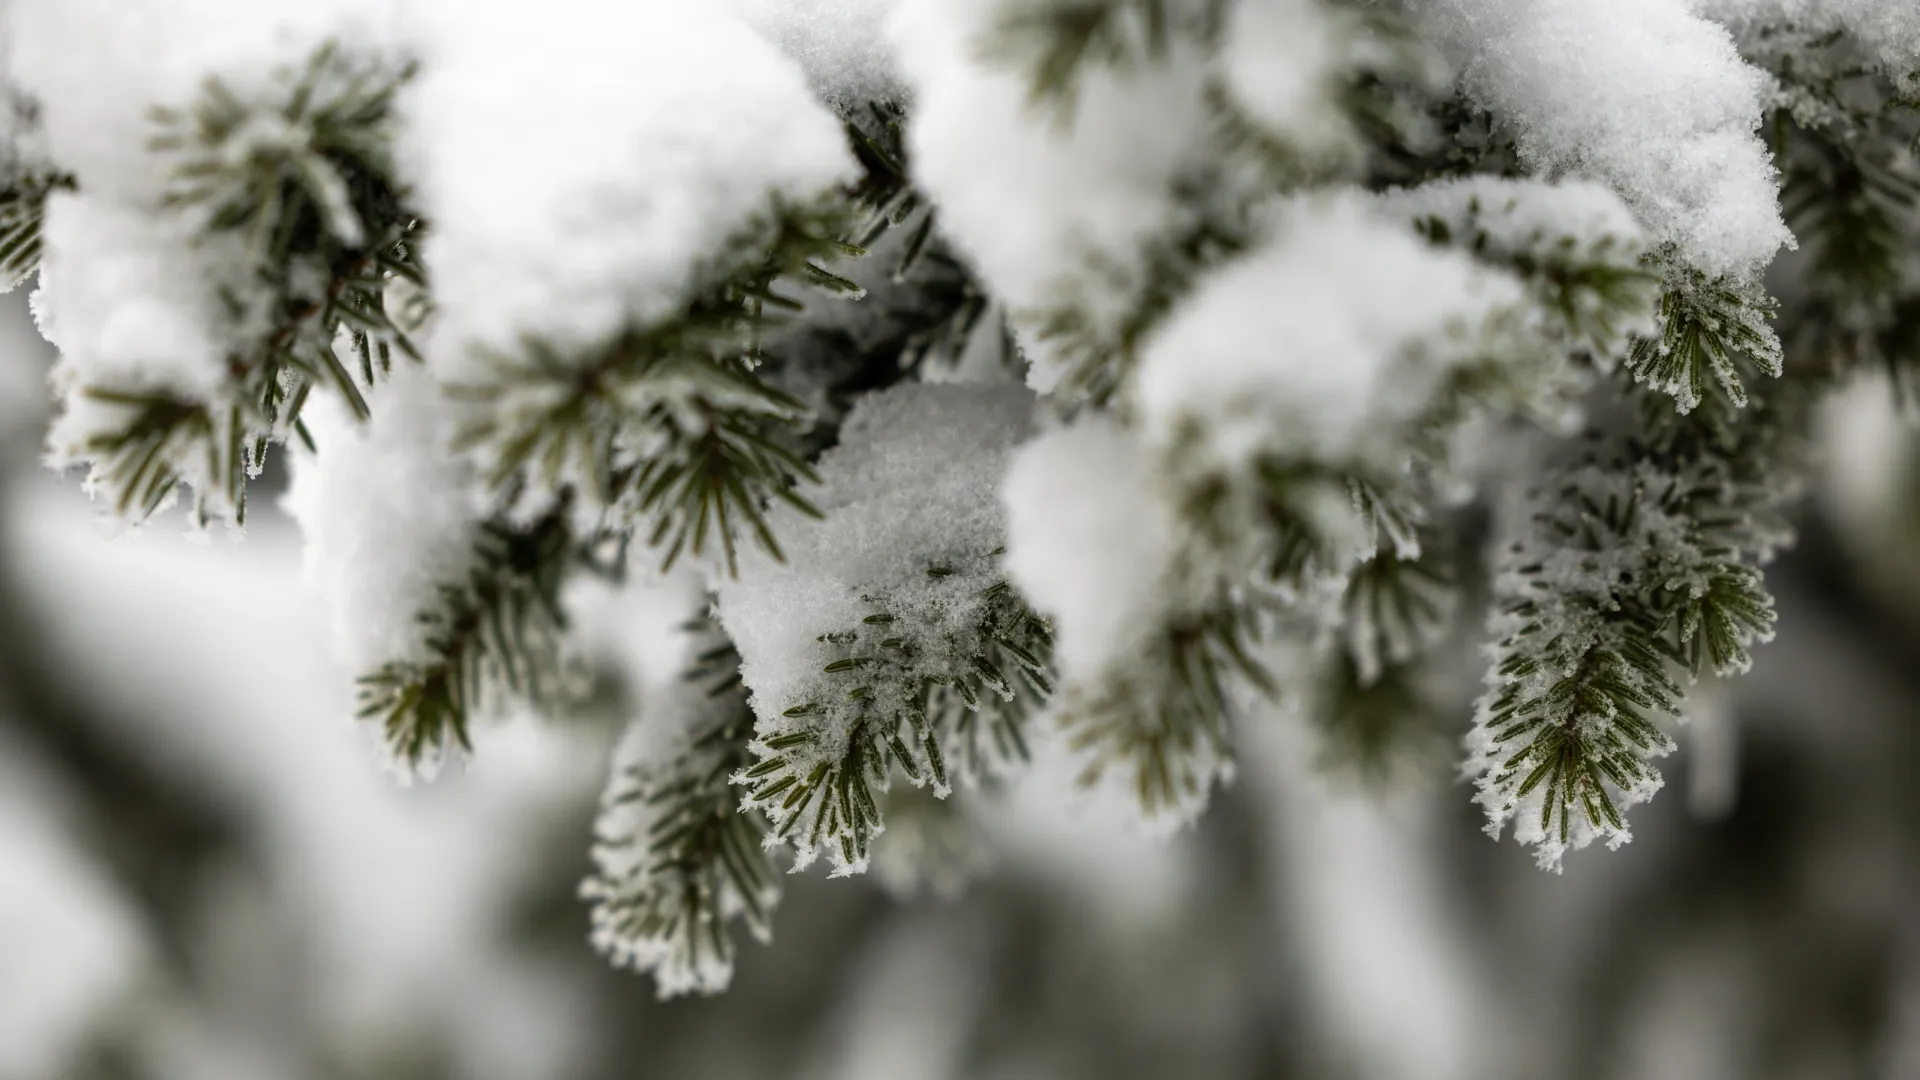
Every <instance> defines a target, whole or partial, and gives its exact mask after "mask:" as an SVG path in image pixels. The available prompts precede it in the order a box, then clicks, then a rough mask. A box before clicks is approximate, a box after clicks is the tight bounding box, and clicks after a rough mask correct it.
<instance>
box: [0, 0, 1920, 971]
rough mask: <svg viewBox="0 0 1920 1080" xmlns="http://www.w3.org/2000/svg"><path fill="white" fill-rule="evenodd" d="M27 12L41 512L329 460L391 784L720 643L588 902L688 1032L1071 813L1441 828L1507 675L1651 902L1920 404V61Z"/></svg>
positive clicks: (249, 3) (979, 23) (149, 510)
mask: <svg viewBox="0 0 1920 1080" xmlns="http://www.w3.org/2000/svg"><path fill="white" fill-rule="evenodd" d="M0 13H4V14H3V16H0V17H3V18H4V44H5V48H6V60H5V65H4V75H5V91H6V93H7V95H8V108H7V109H6V110H5V111H4V114H0V116H3V119H0V132H4V143H3V145H4V158H3V159H0V180H4V188H5V190H4V195H0V263H3V268H4V272H5V275H6V280H7V281H8V282H9V283H13V284H18V283H22V282H29V283H35V284H34V287H33V293H32V302H33V307H34V311H35V313H36V316H37V318H38V320H39V325H40V328H41V330H42V331H43V332H44V333H45V335H46V336H47V337H48V338H49V339H50V340H52V341H53V342H54V343H55V344H56V345H57V346H58V347H59V351H60V360H59V364H58V367H57V370H56V371H55V373H54V377H53V382H54V389H55V392H56V394H57V395H58V399H59V411H58V416H57V420H56V422H55V423H54V425H53V429H52V431H51V434H50V443H49V455H50V459H51V460H52V462H53V463H54V464H55V465H57V466H61V467H76V468H81V469H84V470H85V474H86V484H87V487H88V489H89V490H90V491H91V492H92V493H93V495H94V496H95V498H96V499H97V500H98V501H99V503H100V505H101V506H102V507H104V508H105V509H106V511H108V512H110V513H111V514H113V515H116V516H118V517H121V518H124V519H128V520H133V521H138V520H141V519H144V518H147V517H149V516H151V515H153V514H154V513H156V512H158V511H160V510H162V509H163V508H165V507H167V506H169V505H170V504H173V503H174V502H175V501H176V500H177V499H184V500H185V502H186V505H187V507H188V509H189V511H190V514H191V517H192V520H193V521H194V522H195V523H197V524H198V525H200V526H201V527H206V526H209V525H213V524H216V523H226V524H229V525H232V526H239V525H241V524H243V523H244V521H245V519H246V515H247V512H248V499H247V494H248V484H249V481H250V480H251V479H252V478H254V477H256V476H257V475H258V474H259V472H260V470H261V469H262V467H263V465H264V463H265V461H266V459H267V457H268V456H269V455H270V454H273V453H286V454H288V455H289V456H290V457H291V459H292V464H293V470H294V482H293V487H292V490H291V493H290V495H289V496H288V497H287V500H286V502H287V506H288V508H289V509H290V510H291V512H292V513H293V514H294V516H295V517H296V518H298V520H299V522H300V524H301V526H302V528H303V530H304V532H305V535H306V542H307V568H308V571H309V574H310V576H311V578H312V583H313V586H314V588H315V590H316V593H317V595H319V596H320V597H323V598H324V601H325V603H326V604H327V605H328V606H329V607H330V608H331V610H332V612H333V615H334V617H335V625H334V630H335V633H334V639H335V645H336V647H337V650H338V653H339V656H340V658H341V659H342V660H343V661H344V662H346V663H348V664H350V665H351V666H352V667H353V668H354V669H355V670H357V671H359V672H360V673H361V677H360V682H359V695H360V697H359V700H360V705H361V715H362V716H363V717H364V718H365V720H366V721H367V722H368V723H369V724H371V725H377V726H378V727H379V728H380V729H381V730H382V731H383V732H384V736H385V740H386V743H387V745H388V746H389V747H390V750H391V754H392V757H393V759H394V761H395V762H396V763H397V764H398V765H399V766H400V767H401V768H402V769H403V770H405V771H408V772H412V771H423V772H431V770H432V769H434V768H435V767H437V766H438V764H439V763H440V762H441V761H442V760H443V759H444V758H446V757H447V756H449V755H455V754H458V753H460V752H462V751H464V750H466V749H467V747H468V744H469V735H470V733H471V732H472V731H473V730H474V727H475V725H476V724H479V723H481V722H483V721H484V720H485V719H486V718H487V717H488V716H489V715H494V714H498V713H500V712H502V711H503V710H508V709H519V708H526V707H533V708H536V709H539V710H544V711H546V712H548V713H549V714H559V713H562V712H565V711H567V710H569V709H572V708H575V707H576V706H577V705H578V704H579V702H580V701H581V700H582V695H583V694H584V693H585V690H584V689H583V686H582V679H581V678H580V677H579V675H580V672H579V668H580V663H579V662H578V659H577V650H576V649H575V644H574V643H573V642H572V640H571V639H570V634H569V599H568V598H569V597H570V596H571V595H572V591H571V590H572V589H573V588H574V586H575V585H576V584H577V583H578V582H580V581H582V580H585V579H588V578H594V577H608V576H611V577H614V578H624V579H629V580H633V581H641V582H644V581H653V580H656V579H660V578H666V579H668V580H672V581H679V582H683V583H684V582H689V581H697V582H698V583H699V587H701V588H703V589H704V590H705V595H706V596H707V598H708V604H707V606H706V609H705V611H706V614H705V616H703V617H702V618H701V619H700V620H698V622H697V623H696V624H695V625H692V626H690V627H688V628H687V629H686V631H685V634H686V636H687V641H686V648H687V652H688V655H690V656H692V657H694V658H695V659H694V660H693V661H691V662H690V664H689V670H688V671H687V672H686V673H685V676H684V678H679V679H673V680H667V681H666V682H665V683H660V682H659V681H658V680H656V681H655V683H654V684H653V685H650V686H648V687H647V688H646V690H647V692H646V693H645V694H644V695H643V697H642V699H641V700H639V701H638V702H637V703H636V705H635V707H634V708H633V710H632V716H633V719H632V724H631V728H630V730H629V732H628V734H627V736H626V738H625V739H624V740H623V741H622V743H621V746H620V748H619V750H618V752H617V753H616V755H615V760H614V761H613V763H612V780H611V783H610V785H609V788H608V791H607V794H606V796H605V801H604V814H603V817H602V820H601V821H600V823H599V825H598V828H597V830H596V835H595V837H594V838H593V854H594V859H595V862H596V864H597V866H598V871H597V873H596V874H595V876H594V877H593V878H592V880H590V881H589V882H588V883H587V884H586V886H585V888H584V893H585V895H586V897H587V898H588V899H589V900H590V901H591V902H592V904H593V911H594V914H593V925H594V935H595V940H596V942H597V943H598V944H599V945H600V946H601V947H602V948H603V949H604V950H605V951H606V952H607V953H608V954H609V955H610V956H612V957H614V958H615V959H616V960H618V961H620V962H622V963H626V964H630V965H632V966H634V967H636V968H640V969H645V970H651V971H652V972H653V973H654V975H655V976H656V978H657V979H658V980H659V986H660V989H661V992H662V993H679V992H684V991H690V990H697V991H713V990H717V989H720V988H722V987H723V986H725V985H726V983H727V980H728V977H729V975H730V973H731V970H732V962H733V957H734V948H735V946H734V937H733V935H734V933H735V927H734V925H733V924H735V923H736V922H738V923H743V924H744V925H745V927H746V928H747V929H749V930H750V931H752V932H754V933H755V934H756V935H759V936H761V937H765V936H766V935H767V934H768V932H769V930H770V928H771V926H772V922H773V918H774V908H775V906H776V904H777V903H778V900H779V896H780V888H779V882H780V876H779V871H780V870H781V869H783V868H784V866H785V865H787V864H791V867H792V868H793V869H799V868H802V867H805V866H807V865H809V864H810V863H812V862H814V861H815V860H816V859H820V858H824V859H825V861H826V862H827V863H829V864H830V865H831V867H832V868H833V872H834V873H836V874H852V873H859V872H861V871H863V870H865V869H867V867H868V866H869V860H870V858H871V857H872V856H873V853H874V851H875V849H876V844H878V845H882V846H884V844H885V843H886V840H885V838H883V837H882V832H883V828H884V825H885V822H886V820H887V817H888V814H889V809H890V807H895V808H898V807H900V806H901V805H903V803H902V800H903V799H922V798H924V796H923V795H915V794H914V792H916V791H919V792H930V793H931V794H933V795H935V796H938V797H940V798H943V799H947V800H948V801H947V802H946V803H944V804H941V805H943V806H945V807H948V808H950V809H951V813H952V814H954V815H961V816H962V817H964V815H965V813H966V812H967V810H966V804H967V803H968V802H969V801H970V800H979V799H984V798H991V797H992V794H993V789H994V787H995V785H996V783H997V782H998V781H999V780H1000V779H1001V778H1003V777H1005V776H1006V775H1007V774H1008V772H1009V770H1012V769H1015V768H1019V767H1020V766H1021V765H1022V764H1023V763H1024V762H1026V761H1028V760H1029V759H1030V758H1033V757H1044V758H1047V759H1049V760H1051V761H1055V762H1065V763H1067V764H1068V766H1069V768H1068V770H1067V771H1065V772H1063V773H1061V775H1062V776H1063V777H1066V778H1067V779H1066V780H1064V781H1063V782H1066V783H1073V782H1075V779H1076V778H1077V783H1078V785H1079V786H1080V787H1081V788H1083V789H1085V792H1086V796H1085V797H1087V798H1089V799H1113V800H1121V801H1123V802H1125V803H1127V804H1129V805H1131V806H1133V807H1134V808H1135V809H1136V812H1137V813H1136V816H1137V817H1138V818H1139V819H1140V820H1141V821H1142V822H1144V823H1146V824H1147V825H1149V826H1153V827H1158V828H1170V827H1177V826H1180V825H1183V824H1185V823H1187V822H1190V821H1191V820H1193V819H1194V817H1195V816H1196V815H1198V814H1199V813H1201V812H1202V810H1203V809H1204V807H1205V804H1206V802H1207V798H1208V794H1209V792H1210V790H1211V789H1213V788H1214V787H1215V786H1216V785H1218V784H1220V783H1223V782H1226V780H1227V779H1228V778H1229V777H1230V774H1231V770H1232V762H1233V744H1234V740H1235V732H1236V730H1237V729H1244V728H1245V726H1247V725H1257V724H1260V723H1262V722H1268V721H1271V719H1272V717H1273V716H1275V715H1276V713H1277V712H1278V711H1279V710H1294V711H1296V712H1298V713H1299V714H1301V715H1303V716H1305V717H1307V718H1308V719H1310V720H1311V721H1312V722H1313V723H1314V724H1315V725H1317V727H1318V728H1319V730H1320V731H1321V732H1322V735H1323V739H1324V743H1325V747H1326V753H1327V759H1328V761H1329V767H1344V768H1356V769H1359V770H1361V771H1363V772H1365V773H1366V774H1368V775H1370V776H1373V777H1374V778H1376V779H1379V780H1383V781H1385V780H1392V779H1395V778H1397V777H1400V776H1402V775H1403V773H1402V772H1400V771H1399V770H1400V769H1401V768H1402V767H1403V765H1404V762H1405V761H1406V760H1407V759H1408V758H1409V756H1411V757H1412V758H1413V759H1415V760H1419V761H1422V762H1424V766H1425V767H1427V768H1429V769H1432V768H1439V769H1441V770H1444V768H1445V761H1444V758H1442V759H1441V760H1439V761H1437V762H1436V761H1435V760H1434V759H1432V758H1421V757H1420V756H1419V755H1417V754H1414V755H1409V751H1410V750H1414V749H1417V748H1419V747H1420V746H1421V745H1423V744H1424V743H1425V742H1426V741H1427V740H1428V739H1429V738H1430V736H1431V735H1432V734H1433V733H1435V732H1436V731H1446V730H1450V727H1449V725H1450V724H1452V723H1454V721H1455V720H1462V721H1463V720H1464V716H1465V713H1466V707H1465V703H1464V702H1454V701H1453V699H1452V698H1450V697H1449V694H1448V690H1447V685H1448V683H1447V680H1446V679H1445V678H1444V673H1442V672H1440V671H1439V670H1438V669H1439V668H1441V667H1443V666H1445V664H1446V663H1447V662H1448V661H1449V660H1457V656H1458V653H1457V650H1450V649H1446V648H1441V647H1439V646H1440V645H1441V644H1442V643H1443V642H1444V641H1445V640H1446V639H1452V638H1456V637H1458V636H1459V635H1458V633H1457V631H1458V630H1459V629H1460V628H1461V627H1462V626H1468V627H1471V626H1474V625H1477V624H1478V622H1479V620H1480V618H1481V617H1482V616H1481V614H1480V613H1482V612H1486V613H1488V614H1486V615H1485V616H1484V617H1485V619H1486V624H1485V625H1486V637H1487V640H1488V645H1487V650H1486V655H1487V660H1488V667H1487V671H1486V675H1485V691H1484V693H1483V695H1482V696H1481V697H1480V699H1479V702H1478V705H1477V706H1475V707H1474V708H1473V718H1472V726H1471V730H1470V732H1469V733H1468V734H1467V736H1466V755H1465V762H1466V772H1467V774H1468V775H1469V776H1470V777H1471V779H1472V781H1473V783H1474V785H1475V790H1476V795H1475V798H1477V800H1478V801H1479V803H1480V804H1481V806H1482V807H1484V809H1485V811H1486V814H1487V817H1488V821H1489V830H1490V831H1491V832H1493V833H1495V834H1499V833H1500V832H1501V831H1503V829H1505V828H1507V827H1509V826H1510V827H1511V829H1512V831H1513V833H1514V834H1515V835H1516V837H1517V838H1518V839H1519V840H1521V841H1522V842H1523V843H1526V844H1530V845H1532V846H1533V848H1534V850H1535V852H1536V853H1537V856H1538V859H1539V861H1540V863H1541V864H1542V865H1543V866H1547V867H1557V866H1558V865H1559V863H1560V861H1561V859H1562V858H1563V856H1564V854H1565V853H1566V851H1567V850H1568V849H1570V848H1579V847H1583V846H1585V845H1587V844H1588V843H1589V842H1590V841H1591V840H1593V839H1595V838H1599V839H1604V840H1606V841H1607V842H1608V843H1609V844H1618V843H1620V842H1622V841H1625V840H1626V839H1627V838H1628V836H1629V831H1628V819H1627V812H1628V809H1629V807H1631V806H1632V805H1633V804H1635V803H1638V802H1641V801H1643V800H1646V799H1648V798H1650V797H1651V796H1653V794H1654V793H1655V792H1656V791H1657V790H1658V789H1659V787H1660V786H1661V776H1660V773H1659V771H1658V769H1657V767H1656V764H1655V762H1656V760H1657V759H1658V758H1660V757H1661V756H1663V755H1665V754H1667V753H1668V752H1669V751H1671V750H1672V749H1673V748H1674V745H1675V744H1674V741H1673V732H1674V730H1675V724H1676V723H1678V722H1679V721H1680V720H1682V719H1683V718H1684V716H1685V711H1686V697H1687V693H1688V688H1689V686H1690V685H1691V684H1692V683H1693V682H1694V680H1696V679H1697V678H1703V677H1717V676H1726V675H1732V674H1734V673H1737V672H1739V671H1742V670H1744V669H1745V668H1746V667H1747V666H1748V665H1749V664H1750V663H1751V662H1752V658H1751V657H1750V655H1749V648H1750V646H1751V645H1753V644H1754V643H1755V642H1757V641H1762V640H1765V639H1766V638H1768V637H1769V636H1770V635H1771V634H1772V631H1773V626H1774V619H1775V616H1774V611H1773V606H1772V601H1771V599H1770V597H1769V596H1768V594H1767V592H1766V589H1765V586H1764V582H1763V578H1762V568H1763V567H1764V565H1765V563H1766V561H1767V560H1768V559H1769V558H1770V557H1771V556H1772V555H1773V554H1774V553H1775V552H1776V551H1777V550H1778V549H1779V548H1780V547H1781V545H1782V544H1784V543H1785V542H1787V540H1788V539H1789V535H1788V531H1787V529H1786V528H1785V526H1784V525H1783V522H1782V514H1783V512H1784V511H1786V510H1787V509H1788V506H1789V503H1790V501H1791V499H1792V498H1793V496H1794V495H1795V493H1796V477H1797V476H1798V475H1799V473H1800V467H1801V463H1800V458H1801V456H1802V454H1803V448H1802V443H1803V440H1802V438H1801V433H1802V430H1803V428H1804V426H1805V422H1806V419H1807V416H1808V413H1809V409H1810V406H1811V405H1812V404H1813V403H1814V402H1815V401H1817V400H1818V398H1819V397H1820V395H1821V394H1822V393H1823V392H1824V391H1825V390H1826V389H1827V388H1828V387H1829V386H1831V385H1833V384H1835V383H1837V382H1838V381H1840V380H1841V379H1844V378H1847V377H1849V376H1851V375H1852V374H1853V373H1854V372H1856V371H1858V370H1861V369H1875V370H1878V369H1882V368H1885V369H1890V370H1891V371H1892V373H1893V376H1894V379H1895V380H1896V385H1898V383H1899V381H1900V380H1905V379H1906V378H1908V374H1907V373H1908V372H1909V371H1910V369H1911V366H1912V365H1913V364H1914V362H1915V360H1916V357H1917V356H1920V274H1917V273H1916V265H1915V263H1914V261H1913V259H1912V256H1911V254H1910V253H1911V252H1912V251H1914V250H1920V248H1916V236H1917V235H1920V234H1917V231H1916V221H1915V204H1916V200H1917V198H1920V172H1916V168H1915V164H1914V158H1913V152H1914V136H1915V132H1916V131H1920V117H1917V116H1916V114H1915V111H1914V107H1915V105H1916V104H1917V103H1920V6H1915V5H1912V4H1910V3H1908V2H1906V0H1607V2H1605V3H1598V2H1594V0H1404V2H1392V0H1372V2H1366V0H713V2H710V3H688V2H684V0H620V2H617V3H616V2H611V0H607V2H595V0H547V2H545V3H541V4H524V3H517V2H499V3H493V2H474V0H298V2H296V0H154V2H151V3H145V4H141V5H135V6H129V5H126V4H124V3H123V2H122V0H9V2H8V3H5V4H0ZM1788 249H1791V250H1790V253H1788V254H1782V253H1783V250H1788ZM36 275H37V276H36ZM1770 292H1771V293H1775V294H1777V295H1779V296H1780V297H1781V298H1782V300H1781V301H1778V302H1776V301H1775V300H1774V299H1771V298H1770V296H1769V293H1770ZM1783 341H1784V342H1785V343H1786V347H1785V348H1784V349H1783V347H1782V342H1783ZM1889 407H1893V406H1892V405H1891V404H1890V406H1889ZM949 797H950V798H949ZM913 805H914V806H920V807H922V809H920V810H916V811H915V813H916V814H919V815H920V816H919V817H918V818H916V821H917V825H916V830H917V831H918V832H921V833H923V834H924V833H925V829H926V824H925V821H926V818H925V812H924V808H923V807H924V805H925V804H924V803H921V802H914V803H913ZM955 820H960V819H959V818H956V819H955ZM956 827H958V826H956ZM922 839H923V840H924V839H925V837H924V835H923V837H922ZM584 842H585V840H584V838H583V843H584ZM920 850H921V851H922V852H923V857H925V858H941V857H942V856H941V854H940V853H941V852H943V851H946V852H948V853H949V854H951V853H952V851H953V850H954V849H953V848H952V846H951V845H946V846H944V847H943V845H942V844H941V843H939V842H923V843H922V844H920ZM952 857H954V858H959V856H958V855H953V856H952ZM940 869H942V868H940V867H932V868H929V871H930V872H937V871H939V870H940Z"/></svg>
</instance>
